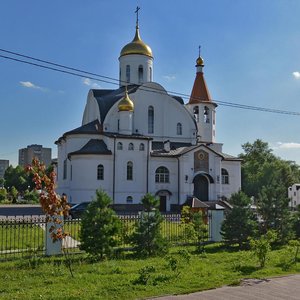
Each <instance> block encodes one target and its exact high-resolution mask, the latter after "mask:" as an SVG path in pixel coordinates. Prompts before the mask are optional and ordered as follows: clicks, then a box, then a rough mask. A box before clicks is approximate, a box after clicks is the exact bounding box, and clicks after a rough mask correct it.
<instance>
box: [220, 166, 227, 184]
mask: <svg viewBox="0 0 300 300" xmlns="http://www.w3.org/2000/svg"><path fill="white" fill-rule="evenodd" d="M221 172H222V174H221V175H222V184H229V174H228V171H227V170H226V169H222V170H221Z"/></svg>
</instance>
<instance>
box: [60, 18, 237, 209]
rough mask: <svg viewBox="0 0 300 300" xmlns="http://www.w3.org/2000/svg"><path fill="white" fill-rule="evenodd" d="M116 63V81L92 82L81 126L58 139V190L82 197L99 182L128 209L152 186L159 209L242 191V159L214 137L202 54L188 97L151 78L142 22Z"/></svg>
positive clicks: (86, 198)
mask: <svg viewBox="0 0 300 300" xmlns="http://www.w3.org/2000/svg"><path fill="white" fill-rule="evenodd" d="M119 66H120V69H119V88H118V89H115V90H113V89H101V90H100V89H91V90H90V91H89V93H88V95H87V102H86V106H85V110H84V113H83V118H82V124H81V126H80V127H78V128H76V129H73V130H71V131H68V132H66V133H64V134H63V135H62V136H61V137H60V138H59V139H58V140H57V141H56V144H57V147H58V162H57V185H58V189H57V191H58V193H60V194H62V193H65V194H66V195H67V197H68V199H69V202H71V203H80V202H84V201H91V199H92V197H94V196H95V191H96V189H99V188H101V189H103V190H105V191H106V192H107V193H108V195H109V196H110V197H111V198H112V200H113V205H114V206H115V207H119V208H120V209H123V210H131V209H134V207H137V206H138V204H139V203H140V201H141V198H142V197H143V196H144V195H145V194H146V193H151V194H153V195H156V196H157V197H159V198H160V210H161V211H172V210H175V209H178V207H180V206H181V205H183V204H184V203H185V202H186V201H187V199H191V198H192V199H196V198H197V199H199V200H201V201H203V202H204V201H210V202H211V201H218V200H221V199H227V198H229V197H230V195H231V194H232V193H234V192H237V191H238V190H239V189H240V188H241V161H240V159H238V158H236V157H233V156H231V155H228V154H225V153H223V152H222V144H220V143H217V142H216V138H215V137H216V108H217V104H216V103H214V101H213V100H212V98H211V96H210V93H209V91H208V88H207V85H206V82H205V79H204V74H203V67H204V62H203V59H202V58H201V57H200V56H199V57H198V59H197V61H196V77H195V81H194V85H193V88H192V92H191V96H190V99H189V102H188V103H184V101H183V99H182V98H180V97H178V96H173V95H170V94H169V93H168V92H167V91H166V90H165V89H164V88H163V87H162V86H161V85H160V84H158V83H156V82H154V81H153V73H154V72H153V54H152V50H151V48H150V47H149V46H148V45H146V44H145V43H144V42H143V41H142V39H141V37H140V33H139V26H138V22H137V25H136V30H135V36H134V39H133V40H132V42H130V43H129V44H127V45H125V46H124V47H123V48H122V50H121V53H120V57H119ZM191 86H192V83H191Z"/></svg>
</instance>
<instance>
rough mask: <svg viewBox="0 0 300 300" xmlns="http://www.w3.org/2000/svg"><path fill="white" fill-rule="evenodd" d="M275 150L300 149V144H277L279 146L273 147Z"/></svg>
mask: <svg viewBox="0 0 300 300" xmlns="http://www.w3.org/2000/svg"><path fill="white" fill-rule="evenodd" d="M273 149H286V150H288V149H300V143H292V142H291V143H282V142H277V146H275V147H273Z"/></svg>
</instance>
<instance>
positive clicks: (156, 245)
mask: <svg viewBox="0 0 300 300" xmlns="http://www.w3.org/2000/svg"><path fill="white" fill-rule="evenodd" d="M142 204H143V206H144V208H145V211H144V212H142V213H141V216H140V220H139V221H138V222H137V223H136V226H135V231H134V232H133V234H132V235H131V237H130V241H131V242H132V243H133V244H134V251H135V252H136V254H137V255H138V256H142V257H147V256H154V255H159V254H160V255H161V254H165V253H166V252H167V250H168V245H167V240H166V239H165V238H163V236H162V233H161V223H162V222H163V217H162V215H161V213H160V212H159V210H158V207H159V199H157V198H155V197H154V196H153V195H151V194H149V193H148V194H146V195H145V196H144V197H143V198H142Z"/></svg>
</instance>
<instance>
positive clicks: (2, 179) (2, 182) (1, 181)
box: [0, 178, 5, 188]
mask: <svg viewBox="0 0 300 300" xmlns="http://www.w3.org/2000/svg"><path fill="white" fill-rule="evenodd" d="M4 183H5V180H4V178H0V188H2V187H4Z"/></svg>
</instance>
